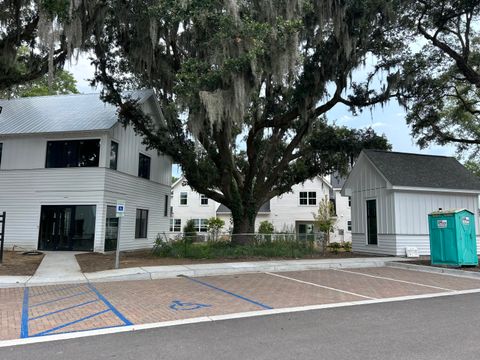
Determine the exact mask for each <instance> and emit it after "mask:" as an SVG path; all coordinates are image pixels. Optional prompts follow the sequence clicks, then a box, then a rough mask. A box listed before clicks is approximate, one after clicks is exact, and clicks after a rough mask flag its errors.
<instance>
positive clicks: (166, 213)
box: [163, 195, 169, 216]
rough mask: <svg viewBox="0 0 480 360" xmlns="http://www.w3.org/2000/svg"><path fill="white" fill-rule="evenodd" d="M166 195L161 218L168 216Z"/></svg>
mask: <svg viewBox="0 0 480 360" xmlns="http://www.w3.org/2000/svg"><path fill="white" fill-rule="evenodd" d="M168 198H169V196H168V195H165V204H164V208H163V216H168Z"/></svg>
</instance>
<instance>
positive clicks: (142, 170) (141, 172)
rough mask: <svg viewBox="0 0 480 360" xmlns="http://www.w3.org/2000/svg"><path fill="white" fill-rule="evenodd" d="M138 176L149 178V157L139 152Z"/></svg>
mask: <svg viewBox="0 0 480 360" xmlns="http://www.w3.org/2000/svg"><path fill="white" fill-rule="evenodd" d="M138 176H139V177H141V178H144V179H150V157H149V156H146V155H143V154H139V159H138Z"/></svg>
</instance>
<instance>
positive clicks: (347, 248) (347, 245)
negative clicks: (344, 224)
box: [343, 241, 352, 252]
mask: <svg viewBox="0 0 480 360" xmlns="http://www.w3.org/2000/svg"><path fill="white" fill-rule="evenodd" d="M343 249H344V250H345V251H347V252H351V251H352V242H351V241H345V242H344V243H343Z"/></svg>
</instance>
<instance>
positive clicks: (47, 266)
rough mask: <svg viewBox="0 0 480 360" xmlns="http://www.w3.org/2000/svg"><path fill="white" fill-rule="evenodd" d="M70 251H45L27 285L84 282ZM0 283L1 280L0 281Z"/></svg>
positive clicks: (73, 253) (73, 254)
mask: <svg viewBox="0 0 480 360" xmlns="http://www.w3.org/2000/svg"><path fill="white" fill-rule="evenodd" d="M76 254H78V253H77V252H72V251H46V252H45V256H44V257H43V260H42V262H41V263H40V266H39V267H38V269H37V271H36V272H35V274H34V275H33V276H32V277H31V278H30V279H29V280H28V284H31V285H35V284H50V283H58V282H62V283H66V282H68V283H75V282H85V281H86V279H85V276H84V275H83V273H82V271H81V269H80V266H79V265H78V262H77V259H76V258H75V255H76ZM0 281H1V280H0Z"/></svg>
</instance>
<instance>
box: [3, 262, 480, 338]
mask: <svg viewBox="0 0 480 360" xmlns="http://www.w3.org/2000/svg"><path fill="white" fill-rule="evenodd" d="M468 289H480V280H475V279H467V278H461V277H454V276H448V275H441V274H430V273H424V272H417V271H411V270H401V269H393V268H362V269H347V270H309V271H296V272H278V273H250V274H241V275H222V276H209V277H200V278H188V277H178V278H172V279H161V280H143V281H122V282H109V283H95V284H70V285H68V284H67V285H54V286H38V287H29V288H7V289H0V325H1V327H0V340H6V339H17V338H26V337H35V336H46V335H51V334H59V333H64V332H75V331H85V330H91V329H102V328H109V327H119V326H127V325H132V324H145V323H155V322H163V321H170V320H179V319H188V318H196V317H202V316H212V315H224V314H232V313H241V312H249V311H258V310H267V309H279V308H289V307H298V306H306V305H321V304H332V303H342V302H355V301H361V300H365V299H380V298H382V299H384V298H392V297H399V296H409V295H422V294H434V293H443V292H453V291H456V290H468Z"/></svg>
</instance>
